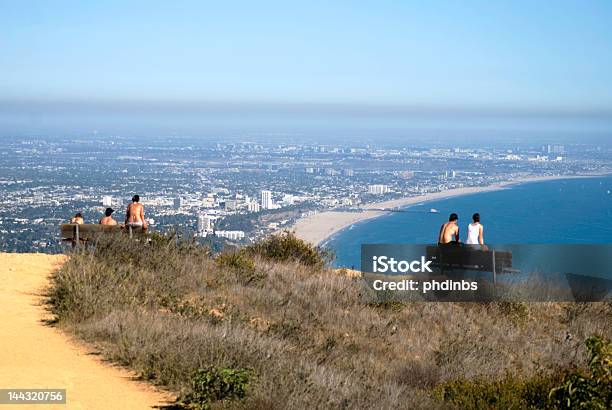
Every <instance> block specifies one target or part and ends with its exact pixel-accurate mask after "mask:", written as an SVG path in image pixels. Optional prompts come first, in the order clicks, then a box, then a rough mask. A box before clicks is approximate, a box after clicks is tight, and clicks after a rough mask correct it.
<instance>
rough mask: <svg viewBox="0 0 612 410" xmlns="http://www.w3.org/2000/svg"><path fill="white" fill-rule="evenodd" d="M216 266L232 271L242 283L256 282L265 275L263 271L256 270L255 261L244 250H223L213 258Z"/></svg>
mask: <svg viewBox="0 0 612 410" xmlns="http://www.w3.org/2000/svg"><path fill="white" fill-rule="evenodd" d="M215 261H216V263H217V266H219V267H220V268H226V269H229V270H230V271H232V272H234V274H236V276H237V277H238V279H239V281H240V282H241V283H242V284H245V285H248V284H251V283H254V282H258V281H260V280H262V279H264V278H265V277H266V275H265V274H264V273H261V272H258V271H257V268H256V267H255V261H254V260H253V258H252V257H251V256H250V255H247V254H246V253H245V252H240V251H239V252H225V253H221V254H219V255H217V257H216V258H215Z"/></svg>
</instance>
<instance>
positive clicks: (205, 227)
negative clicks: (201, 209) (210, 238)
mask: <svg viewBox="0 0 612 410" xmlns="http://www.w3.org/2000/svg"><path fill="white" fill-rule="evenodd" d="M212 229H213V219H212V218H211V217H209V216H208V215H206V214H199V215H198V233H204V232H210V231H212Z"/></svg>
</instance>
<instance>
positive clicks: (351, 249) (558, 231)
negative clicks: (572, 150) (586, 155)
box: [323, 176, 612, 268]
mask: <svg viewBox="0 0 612 410" xmlns="http://www.w3.org/2000/svg"><path fill="white" fill-rule="evenodd" d="M431 208H435V209H437V210H438V211H439V213H430V212H429V210H430V209H431ZM403 209H405V210H406V211H407V212H395V213H389V214H387V215H384V216H381V217H379V218H375V219H371V220H366V221H363V222H360V223H357V224H355V225H352V226H350V227H348V228H346V229H344V230H342V231H340V232H338V233H337V234H336V235H334V236H333V237H332V238H330V239H329V240H327V241H326V242H325V243H324V244H323V246H325V247H327V248H330V249H332V250H333V251H334V253H335V255H336V258H335V261H334V265H335V266H338V267H355V268H358V267H359V264H360V249H361V244H362V243H370V244H375V243H389V244H401V243H404V244H429V243H435V242H436V241H437V236H438V232H439V229H440V225H441V224H443V223H444V222H445V221H447V220H448V215H449V214H450V213H451V212H456V213H457V214H459V228H460V230H461V240H462V241H465V236H466V234H467V225H468V224H469V223H470V222H471V217H472V214H473V213H475V212H478V213H480V218H481V223H482V224H483V225H484V239H485V243H489V244H527V243H537V244H549V243H565V244H588V243H592V244H609V243H612V176H605V177H597V178H583V179H565V180H553V181H545V182H532V183H525V184H519V185H513V186H511V187H508V188H507V189H503V190H499V191H492V192H483V193H477V194H470V195H463V196H458V197H454V198H448V199H441V200H434V201H430V202H424V203H421V204H416V205H412V206H409V207H406V208H403Z"/></svg>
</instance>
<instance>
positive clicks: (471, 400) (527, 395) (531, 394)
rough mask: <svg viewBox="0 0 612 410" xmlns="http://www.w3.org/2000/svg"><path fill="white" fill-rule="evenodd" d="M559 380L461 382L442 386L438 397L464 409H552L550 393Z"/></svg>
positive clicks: (509, 376) (480, 380)
mask: <svg viewBox="0 0 612 410" xmlns="http://www.w3.org/2000/svg"><path fill="white" fill-rule="evenodd" d="M559 380H560V378H559V377H558V376H543V375H536V376H534V377H532V378H530V379H527V380H524V379H519V378H517V377H515V376H512V375H507V376H506V377H505V378H503V379H501V380H496V381H490V380H486V379H475V380H467V379H460V380H453V381H451V382H448V383H445V384H444V385H442V386H441V387H440V388H438V390H437V395H438V397H439V398H442V399H443V400H444V401H446V402H447V403H450V404H452V405H454V406H457V407H458V408H461V409H545V408H550V407H551V400H550V398H549V392H550V390H551V389H552V388H553V387H554V386H555V385H556V384H557V383H558V382H559Z"/></svg>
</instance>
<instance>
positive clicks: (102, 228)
mask: <svg viewBox="0 0 612 410" xmlns="http://www.w3.org/2000/svg"><path fill="white" fill-rule="evenodd" d="M121 232H125V233H126V234H128V235H129V236H130V238H131V237H133V236H134V235H142V234H144V233H145V232H146V231H145V230H144V229H143V228H142V227H141V226H138V227H137V226H122V225H100V224H80V225H79V224H62V225H61V226H60V233H61V238H62V242H66V241H67V242H71V243H72V246H73V247H74V246H79V244H80V243H87V242H89V241H92V240H93V239H94V238H95V237H96V236H99V235H108V234H118V233H121Z"/></svg>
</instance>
